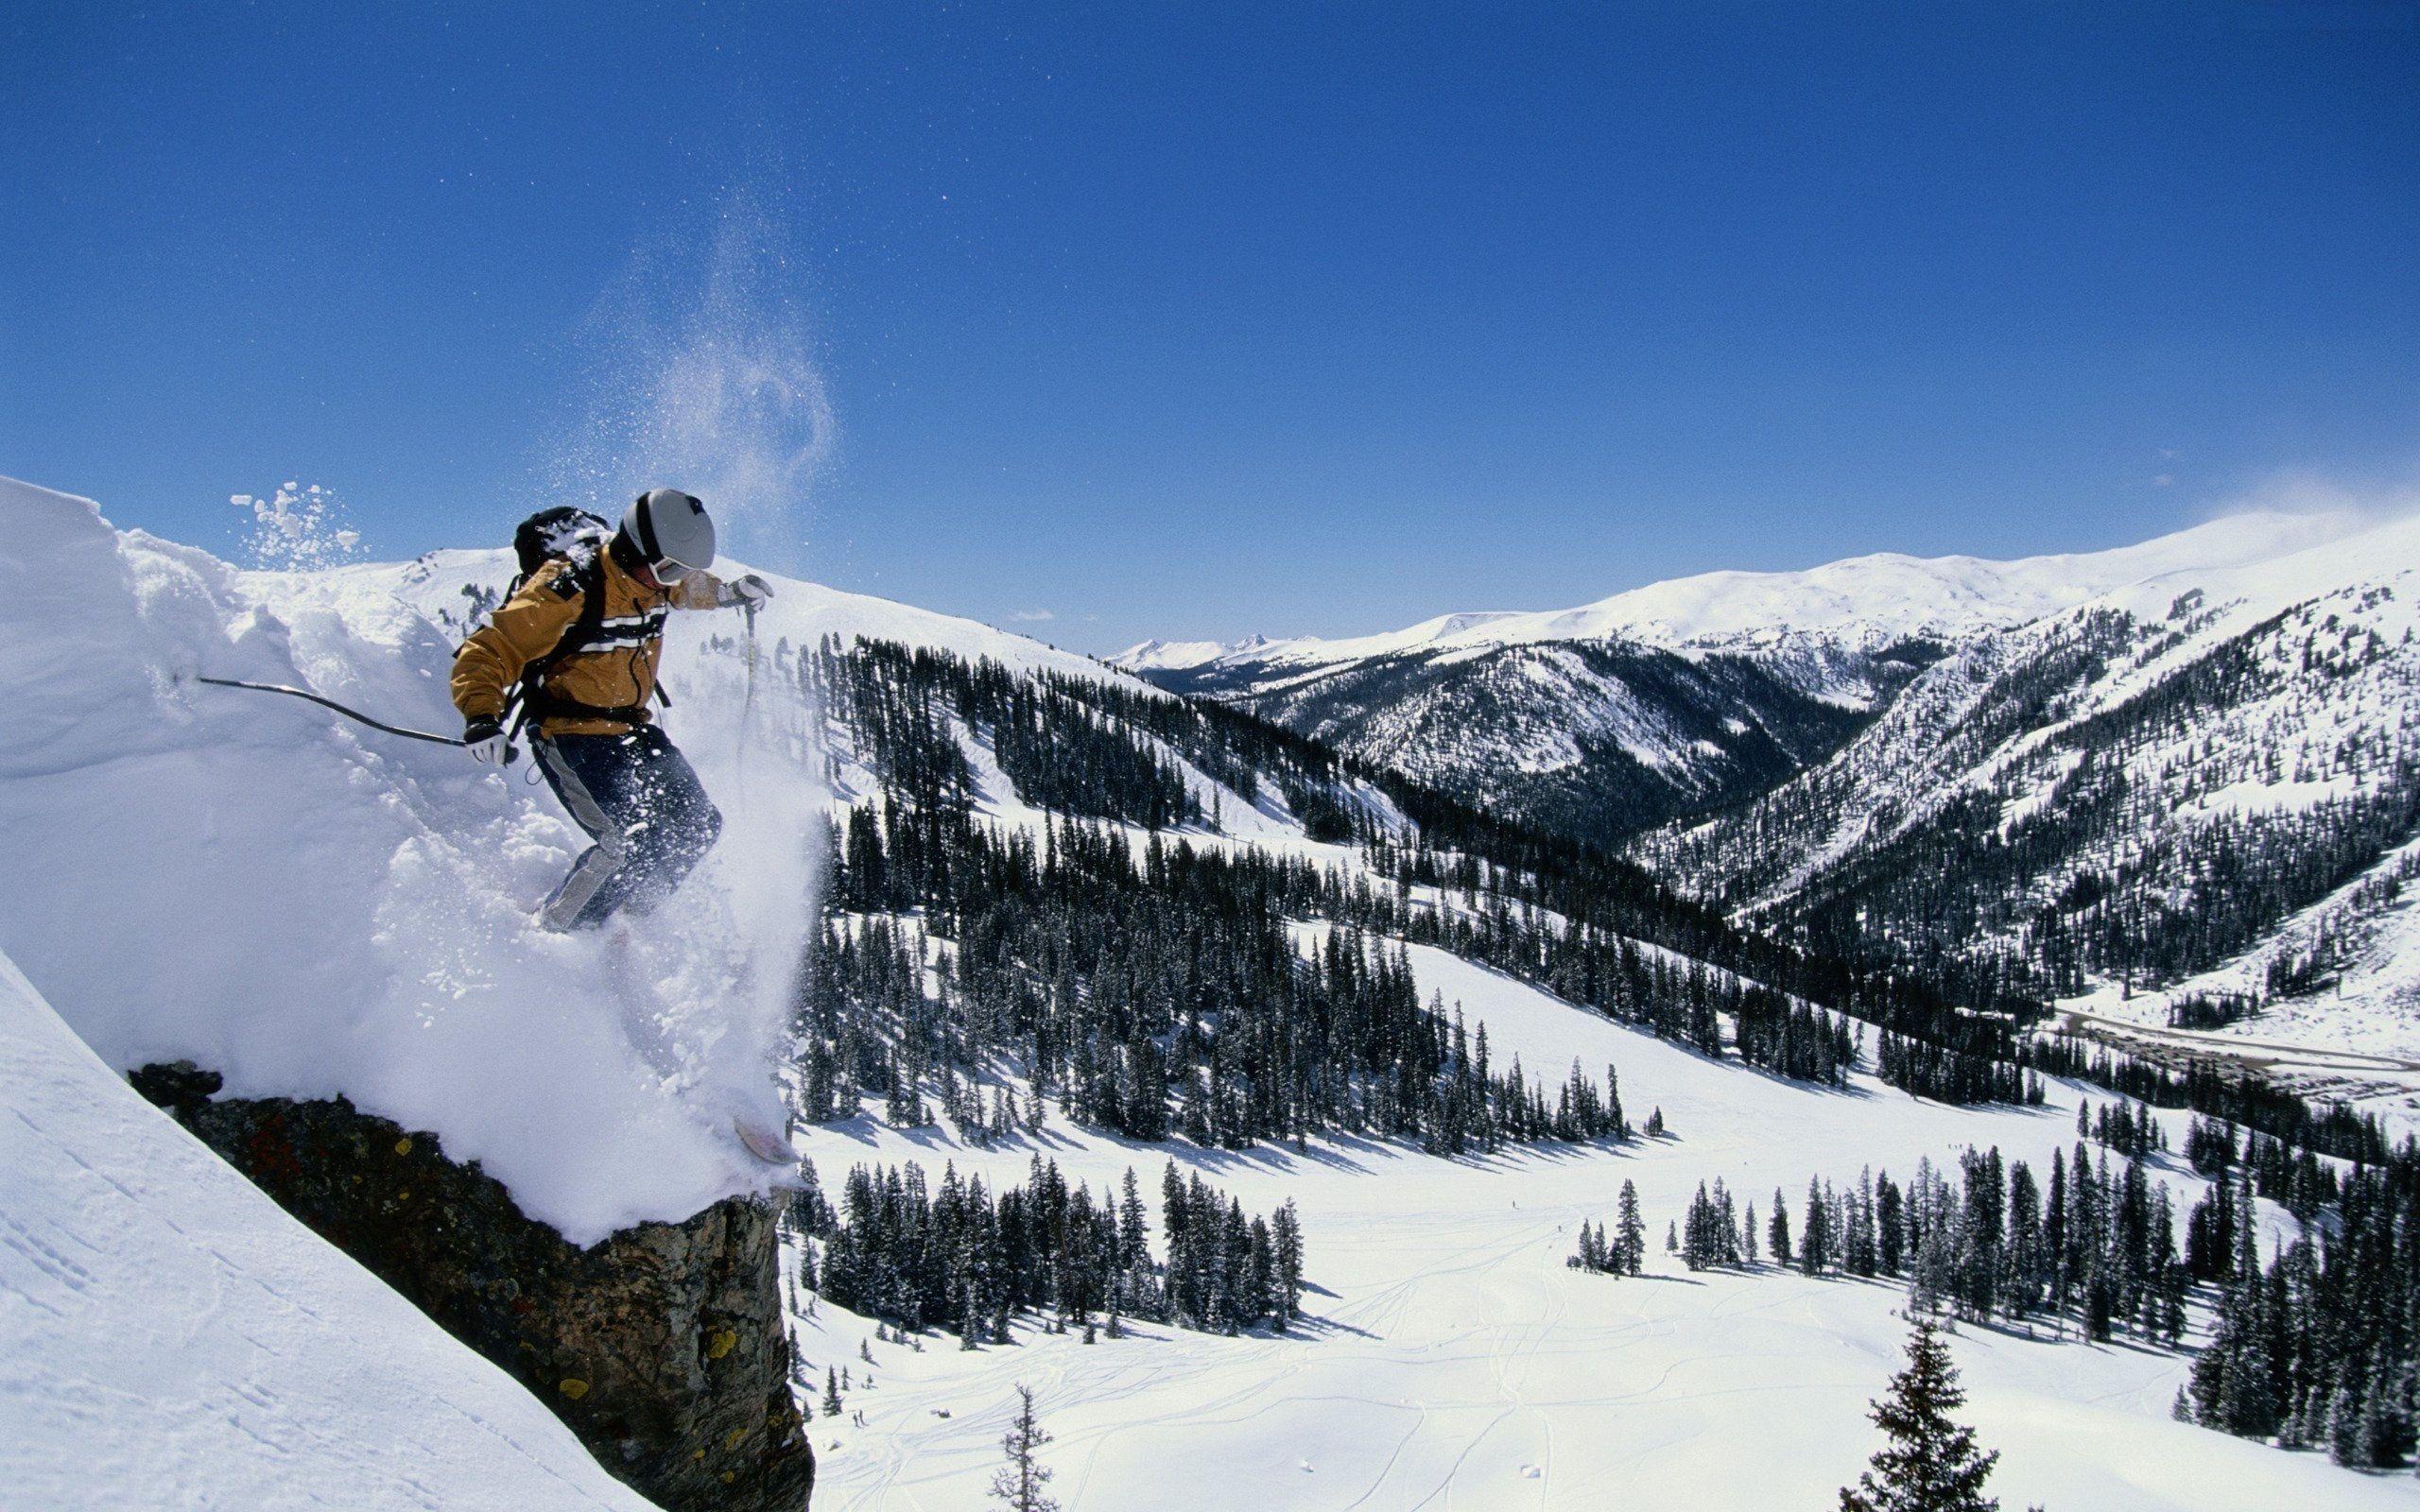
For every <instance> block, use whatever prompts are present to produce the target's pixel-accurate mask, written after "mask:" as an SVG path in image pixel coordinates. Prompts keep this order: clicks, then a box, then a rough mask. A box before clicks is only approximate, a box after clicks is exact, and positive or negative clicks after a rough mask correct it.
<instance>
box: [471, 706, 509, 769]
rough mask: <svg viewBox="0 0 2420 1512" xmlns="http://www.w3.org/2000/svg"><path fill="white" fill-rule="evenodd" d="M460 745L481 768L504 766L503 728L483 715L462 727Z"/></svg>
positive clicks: (504, 744)
mask: <svg viewBox="0 0 2420 1512" xmlns="http://www.w3.org/2000/svg"><path fill="white" fill-rule="evenodd" d="M462 745H463V747H464V748H465V749H467V750H469V751H470V753H471V760H473V761H475V762H477V763H478V764H479V765H482V766H501V765H504V757H505V751H506V749H507V746H506V743H505V738H504V727H503V726H502V725H500V724H497V723H496V722H495V721H494V720H493V719H491V718H489V717H488V716H487V715H485V714H481V715H479V716H478V717H477V718H475V719H473V720H471V721H470V722H469V723H467V724H465V725H464V726H463V727H462Z"/></svg>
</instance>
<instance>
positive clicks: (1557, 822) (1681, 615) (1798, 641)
mask: <svg viewBox="0 0 2420 1512" xmlns="http://www.w3.org/2000/svg"><path fill="white" fill-rule="evenodd" d="M2358 528H2359V520H2358V519H2357V518H2356V517H2354V516H2352V515H2349V514H2341V513H2340V514H2324V515H2286V514H2278V513H2256V514H2247V515H2239V516H2235V517H2232V518H2229V519H2225V520H2221V521H2217V522H2214V523H2212V524H2205V525H2202V526H2197V527H2195V528H2194V529H2191V530H2187V531H2183V532H2180V533H2178V534H2176V535H2173V536H2169V537H2163V538H2161V539H2159V540H2156V541H2147V542H2144V543H2142V544H2140V545H2136V546H2129V547H2123V548H2120V549H2118V550H2114V551H2105V552H2098V553H2090V554H2083V555H2071V556H2056V557H2037V558H2026V559H2024V560H2020V561H2005V562H2000V561H1985V560H1981V559H1979V558H1966V557H1949V558H1930V559H1927V558H1912V557H1905V556H1897V555H1881V556H1873V557H1860V558H1852V559H1849V560H1845V561H1839V562H1833V563H1830V564H1828V565H1825V566H1823V567H1818V568H1814V569H1811V570H1809V571H1806V572H1799V573H1739V572H1724V573H1710V574H1706V575H1703V576H1698V577H1688V578H1680V579H1676V580H1673V581H1670V582H1665V583H1657V584H1652V585H1651V586H1649V587H1646V588H1641V589H1637V590H1634V591H1633V592H1631V593H1622V594H1618V595H1616V596H1615V597H1613V598H1609V599H1606V600H1604V601H1603V602H1601V603H1599V604H1593V605H1589V606H1587V607H1585V608H1582V609H1577V610H1560V611H1554V612H1547V613H1523V614H1513V613H1476V614H1452V615H1446V616H1443V617H1441V618H1439V619H1435V620H1430V621H1426V622H1425V623H1423V624H1421V625H1417V626H1413V627H1409V628H1408V629H1405V630H1401V631H1397V632H1393V633H1392V634H1386V635H1374V636H1363V637H1357V638H1352V639H1345V640H1321V639H1317V638H1301V639H1294V640H1275V641H1272V640H1269V639H1267V638H1265V637H1257V636H1256V637H1253V639H1251V640H1249V641H1246V642H1242V643H1239V644H1236V645H1235V646H1231V647H1228V646H1218V645H1215V644H1207V643H1184V644H1168V643H1162V642H1146V643H1144V644H1141V645H1137V646H1134V647H1132V648H1130V649H1129V650H1128V651H1126V652H1124V653H1121V655H1120V656H1118V657H1117V658H1115V659H1113V660H1114V662H1115V664H1117V665H1121V666H1125V667H1128V668H1130V669H1131V670H1132V671H1134V672H1135V673H1137V674H1138V675H1140V676H1142V677H1145V678H1148V679H1150V680H1151V681H1153V682H1155V683H1157V684H1158V685H1160V686H1162V687H1166V688H1169V689H1171V690H1174V691H1177V692H1183V693H1189V694H1201V695H1206V696H1213V697H1217V698H1219V699H1222V700H1226V701H1229V702H1233V703H1236V704H1238V705H1241V706H1243V707H1246V708H1250V709H1252V710H1253V711H1254V712H1256V713H1261V714H1263V715H1265V716H1267V717H1269V718H1271V719H1274V720H1276V721H1277V722H1279V723H1281V724H1284V725H1286V726H1287V727H1288V728H1289V729H1293V730H1302V731H1305V732H1306V733H1310V734H1314V735H1317V736H1318V737H1320V738H1321V739H1322V740H1324V741H1327V742H1329V743H1330V744H1333V745H1335V746H1337V747H1339V748H1340V749H1343V750H1347V751H1351V752H1353V753H1354V754H1356V755H1358V756H1361V757H1363V758H1365V759H1367V760H1369V761H1372V762H1375V763H1379V764H1383V765H1390V766H1392V767H1394V768H1395V769H1397V770H1400V771H1403V772H1406V773H1409V774H1410V775H1413V776H1415V777H1418V778H1420V779H1422V780H1423V781H1425V782H1430V783H1432V784H1434V785H1437V786H1439V787H1442V788H1443V789H1444V790H1446V791H1448V792H1452V793H1456V794H1459V795H1461V796H1462V797H1465V798H1468V799H1474V800H1477V801H1482V802H1484V803H1486V804H1488V805H1489V806H1490V807H1492V808H1494V809H1495V810H1497V811H1498V812H1502V813H1505V814H1508V815H1512V816H1519V817H1522V818H1524V819H1527V820H1529V821H1530V822H1532V823H1535V824H1538V825H1540V826H1543V827H1545V828H1548V829H1551V830H1554V831H1556V832H1557V833H1564V834H1571V835H1576V836H1581V837H1584V838H1589V839H1595V840H1600V841H1602V840H1614V839H1618V838H1620V837H1622V836H1625V835H1628V834H1630V833H1634V832H1636V831H1638V830H1641V829H1644V828H1647V827H1649V826H1651V825H1653V824H1655V823H1658V822H1661V821H1664V820H1667V819H1673V818H1681V817H1686V816H1693V815H1697V814H1702V813H1706V812H1710V811H1714V810H1717V809H1720V808H1722V807H1723V806H1725V805H1727V804H1730V803H1733V802H1737V801H1739V800H1741V799H1747V798H1750V797H1754V796H1755V795H1758V794H1761V793H1763V792H1765V791H1767V790H1768V789H1770V788H1772V787H1773V786H1775V785H1777V784H1778V783H1780V782H1784V781H1787V780H1788V779H1789V778H1790V777H1791V776H1793V775H1795V774H1796V773H1797V772H1799V771H1801V770H1803V769H1805V768H1806V766H1808V765H1812V764H1814V763H1816V762H1819V761H1821V760H1823V759H1824V757H1826V756H1828V755H1829V754H1830V753H1831V752H1832V751H1833V750H1835V749H1837V748H1838V747H1839V746H1840V745H1841V742H1843V741H1845V740H1846V739H1848V738H1849V737H1850V736H1851V735H1854V734H1855V733H1857V732H1858V730H1861V729H1863V728H1864V726H1865V725H1866V723H1867V722H1868V721H1869V720H1871V719H1872V718H1873V717H1874V716H1875V714H1876V713H1877V712H1878V711H1880V710H1882V709H1884V708H1887V707H1888V706H1889V705H1890V703H1891V702H1892V700H1893V698H1894V697H1895V696H1897V694H1898V692H1899V690H1900V689H1902V688H1903V687H1905V686H1906V685H1907V684H1908V683H1909V681H1910V679H1912V678H1913V677H1914V676H1915V675H1916V674H1917V673H1918V672H1920V671H1921V670H1922V669H1923V668H1924V667H1926V666H1927V665H1928V664H1930V663H1931V662H1933V661H1935V660H1937V659H1938V658H1939V657H1941V656H1942V655H1944V654H1945V652H1946V651H1948V650H1949V649H1950V648H1952V647H1955V646H1960V645H1962V644H1966V643H1967V642H1968V641H1969V640H1971V639H1973V638H1975V637H1978V636H1982V635H1987V634H1989V633H1991V632H1994V631H1997V630H2000V629H2004V628H2007V627H2014V626H2016V625H2020V624H2023V623H2025V622H2027V621H2030V620H2032V619H2035V618H2038V617H2040V616H2042V615H2044V614H2047V613H2055V612H2062V611H2065V610H2071V609H2073V608H2075V607H2077V606H2079V605H2081V604H2083V603H2085V602H2088V601H2089V600H2091V599H2092V598H2093V597H2095V596H2097V595H2099V594H2100V593H2108V592H2111V591H2113V590H2116V589H2118V588H2121V587H2124V586H2126V585H2129V584H2134V583H2139V582H2145V581H2151V580H2154V579H2157V578H2159V577H2161V576H2165V575H2169V574H2173V573H2177V572H2186V571H2210V570H2222V569H2226V568H2231V567H2236V566H2240V565H2243V564H2246V563H2254V562H2259V561H2264V560H2268V559H2271V558H2275V557H2277V556H2279V555H2281V554H2285V553H2289V552H2291V551H2293V550H2296V549H2299V548H2301V547H2305V546H2308V545H2310V544H2313V543H2316V542H2320V541H2328V540H2333V539H2336V538H2337V537H2340V536H2342V535H2343V534H2344V533H2346V532H2348V531H2352V530H2356V529H2358Z"/></svg>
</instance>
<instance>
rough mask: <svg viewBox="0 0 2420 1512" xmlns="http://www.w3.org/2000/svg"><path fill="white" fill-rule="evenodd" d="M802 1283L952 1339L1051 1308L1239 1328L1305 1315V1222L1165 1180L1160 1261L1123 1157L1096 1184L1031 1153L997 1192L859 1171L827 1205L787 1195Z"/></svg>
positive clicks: (1086, 1323)
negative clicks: (1116, 1169) (1117, 1174)
mask: <svg viewBox="0 0 2420 1512" xmlns="http://www.w3.org/2000/svg"><path fill="white" fill-rule="evenodd" d="M793 1211H794V1213H795V1214H796V1215H797V1222H798V1224H799V1231H800V1237H801V1239H802V1241H803V1242H802V1245H801V1262H800V1263H801V1274H800V1280H801V1282H802V1283H803V1284H804V1285H805V1286H807V1287H809V1288H811V1289H813V1290H815V1291H818V1292H820V1293H821V1295H823V1296H824V1297H829V1298H831V1299H832V1300H833V1301H835V1302H837V1303H838V1304H839V1305H840V1306H842V1307H845V1308H848V1309H850V1310H851V1311H852V1312H856V1313H862V1314H869V1315H871V1316H873V1317H876V1318H880V1319H882V1320H883V1321H884V1322H886V1323H888V1324H890V1325H893V1326H896V1327H898V1328H901V1329H904V1330H909V1331H914V1332H922V1331H924V1330H926V1329H930V1328H936V1327H938V1328H945V1329H948V1330H949V1331H951V1332H955V1333H956V1334H957V1335H958V1337H959V1342H960V1345H961V1347H962V1348H966V1349H975V1348H977V1347H978V1346H980V1345H984V1344H1006V1343H1008V1342H1009V1325H1010V1322H1011V1319H1012V1318H1013V1317H1014V1316H1016V1315H1017V1314H1021V1313H1031V1312H1045V1313H1048V1314H1051V1316H1052V1323H1051V1326H1052V1327H1053V1328H1055V1329H1061V1330H1063V1329H1066V1328H1070V1327H1073V1328H1081V1329H1089V1328H1091V1327H1092V1326H1093V1325H1094V1324H1095V1323H1096V1322H1101V1321H1105V1322H1106V1323H1107V1325H1108V1329H1109V1333H1110V1336H1111V1337H1113V1338H1115V1337H1118V1336H1120V1333H1121V1332H1122V1330H1121V1326H1120V1325H1121V1320H1123V1319H1127V1318H1144V1319H1150V1320H1152V1321H1155V1322H1161V1323H1168V1324H1173V1325H1176V1326H1178V1327H1181V1328H1190V1329H1200V1330H1203V1331H1205V1332H1224V1333H1234V1332H1239V1331H1241V1330H1243V1329H1247V1328H1256V1327H1260V1326H1263V1325H1266V1326H1269V1327H1271V1328H1274V1329H1276V1330H1278V1331H1280V1332H1283V1331H1285V1330H1286V1329H1288V1328H1289V1327H1291V1326H1292V1325H1293V1323H1294V1322H1295V1321H1296V1320H1297V1319H1298V1318H1299V1317H1300V1316H1301V1315H1302V1294H1303V1284H1304V1280H1303V1277H1304V1249H1303V1230H1302V1224H1301V1222H1300V1220H1299V1219H1298V1218H1297V1217H1296V1215H1295V1211H1294V1205H1293V1204H1292V1203H1291V1202H1288V1203H1287V1204H1286V1205H1285V1206H1283V1207H1281V1208H1279V1209H1278V1210H1277V1211H1275V1212H1273V1213H1271V1214H1268V1215H1265V1216H1250V1217H1248V1216H1247V1215H1246V1214H1245V1212H1244V1211H1243V1207H1242V1205H1241V1204H1240V1203H1239V1202H1237V1201H1236V1200H1235V1199H1233V1198H1231V1197H1227V1196H1224V1195H1222V1194H1219V1192H1218V1191H1216V1190H1215V1189H1213V1188H1212V1187H1210V1186H1209V1185H1208V1184H1207V1183H1205V1182H1204V1181H1203V1180H1202V1179H1201V1177H1199V1176H1196V1177H1193V1178H1192V1179H1191V1180H1190V1181H1187V1180H1185V1179H1184V1178H1182V1177H1179V1176H1178V1174H1177V1170H1176V1167H1175V1166H1174V1165H1173V1164H1171V1165H1169V1166H1168V1168H1167V1174H1166V1176H1165V1177H1163V1180H1162V1183H1161V1225H1162V1229H1163V1232H1164V1235H1165V1241H1166V1246H1167V1260H1166V1262H1165V1263H1163V1262H1160V1261H1158V1260H1155V1259H1154V1258H1153V1256H1152V1253H1151V1243H1150V1241H1151V1223H1150V1215H1149V1213H1148V1212H1147V1211H1146V1209H1145V1207H1144V1203H1143V1195H1142V1191H1141V1186H1140V1183H1139V1182H1138V1181H1137V1180H1136V1179H1135V1176H1134V1172H1133V1170H1132V1168H1131V1167H1130V1168H1129V1169H1128V1171H1127V1173H1126V1178H1125V1181H1124V1184H1123V1186H1122V1187H1121V1189H1120V1190H1119V1191H1117V1192H1115V1193H1112V1192H1110V1191H1108V1190H1106V1189H1104V1190H1103V1191H1102V1192H1100V1193H1099V1194H1098V1195H1096V1194H1094V1193H1092V1192H1091V1191H1090V1190H1088V1189H1087V1188H1085V1187H1084V1186H1082V1185H1081V1184H1070V1183H1069V1182H1068V1181H1067V1180H1066V1179H1065V1178H1064V1177H1063V1176H1062V1175H1061V1174H1060V1171H1059V1166H1058V1163H1057V1162H1056V1161H1046V1160H1042V1159H1041V1158H1040V1157H1039V1156H1037V1157H1035V1158H1034V1160H1033V1163H1032V1166H1031V1169H1030V1171H1029V1175H1028V1178H1027V1180H1026V1182H1025V1184H1023V1185H1021V1186H1015V1187H1011V1188H1009V1189H1007V1190H1006V1191H1002V1192H999V1193H997V1194H994V1193H993V1192H991V1191H989V1190H988V1189H987V1188H986V1187H985V1184H984V1182H983V1179H982V1177H979V1176H978V1177H960V1176H959V1173H958V1168H957V1166H956V1165H955V1164H951V1165H949V1166H947V1167H945V1168H944V1169H943V1171H942V1180H941V1186H940V1190H939V1191H938V1192H934V1191H932V1190H930V1188H929V1187H928V1185H927V1183H926V1180H925V1169H924V1167H923V1166H921V1165H918V1164H916V1163H914V1162H913V1161H910V1162H908V1164H906V1165H904V1166H894V1167H889V1168H876V1167H870V1166H864V1165H860V1166H857V1167H856V1168H855V1169H853V1170H852V1171H851V1172H850V1173H849V1176H848V1179H847V1180H846V1182H845V1183H844V1184H843V1185H842V1188H841V1193H840V1198H839V1201H838V1205H837V1207H834V1206H828V1205H824V1204H822V1203H821V1202H811V1203H806V1204H804V1205H798V1204H794V1205H793Z"/></svg>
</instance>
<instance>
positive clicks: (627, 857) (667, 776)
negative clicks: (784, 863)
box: [529, 725, 722, 929]
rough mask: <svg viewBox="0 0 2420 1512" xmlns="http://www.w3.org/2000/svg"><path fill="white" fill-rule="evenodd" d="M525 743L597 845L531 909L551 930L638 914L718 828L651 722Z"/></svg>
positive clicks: (683, 871) (692, 774) (682, 760)
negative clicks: (615, 731) (622, 911)
mask: <svg viewBox="0 0 2420 1512" xmlns="http://www.w3.org/2000/svg"><path fill="white" fill-rule="evenodd" d="M529 744H530V746H531V747H532V748H533V749H534V750H535V751H536V752H537V756H538V769H539V770H540V771H542V772H544V773H545V774H546V782H547V784H548V785H549V786H551V787H552V788H554V790H555V797H557V798H559V799H562V805H563V807H564V809H565V810H567V811H569V813H570V814H571V816H572V818H573V819H574V820H575V821H576V822H577V823H578V824H579V827H580V828H581V829H583V830H586V831H587V832H588V835H589V838H590V839H591V840H593V841H595V842H596V843H595V844H593V845H591V846H590V847H589V848H588V849H587V850H586V851H583V852H582V853H581V855H580V858H579V860H578V861H576V862H574V863H573V864H572V868H571V872H570V874H569V875H568V876H566V877H564V878H563V880H562V883H561V884H560V885H558V886H557V887H556V888H555V891H554V894H553V896H552V897H549V898H548V899H547V900H546V902H545V906H544V907H543V908H541V909H540V910H539V918H540V919H543V920H544V922H545V924H546V926H547V927H548V928H550V929H589V928H594V927H595V926H596V925H598V924H601V923H603V922H604V921H605V920H606V919H610V918H612V917H613V915H614V910H616V909H619V908H629V909H630V910H631V912H632V913H638V914H644V913H646V912H647V911H648V910H649V909H651V908H653V907H654V906H655V905H656V904H657V903H658V902H662V901H663V900H664V898H665V895H666V894H667V893H669V892H671V891H672V889H673V888H675V887H677V886H679V885H681V879H682V878H683V877H685V876H687V875H688V874H689V868H692V867H694V866H696V865H697V864H698V862H699V860H700V858H701V857H703V856H704V855H705V853H706V851H709V850H711V849H712V848H713V846H714V843H715V837H716V836H717V835H718V834H720V833H722V815H721V814H720V813H719V812H718V811H717V809H716V808H715V806H714V803H713V802H712V800H710V799H708V798H707V797H706V790H705V788H704V787H702V786H701V785H700V783H699V782H698V774H697V772H696V771H694V770H692V769H691V767H690V765H689V759H688V758H687V757H685V756H683V755H682V754H681V751H680V749H679V747H675V746H674V745H673V744H672V742H671V741H670V740H668V739H666V736H665V733H664V731H663V730H658V729H656V728H655V727H654V726H653V725H642V726H640V727H639V728H638V729H636V730H631V732H630V733H629V734H626V735H557V736H554V737H553V738H551V739H548V738H545V737H543V736H542V737H540V738H538V739H535V740H532V741H531V742H530V743H529Z"/></svg>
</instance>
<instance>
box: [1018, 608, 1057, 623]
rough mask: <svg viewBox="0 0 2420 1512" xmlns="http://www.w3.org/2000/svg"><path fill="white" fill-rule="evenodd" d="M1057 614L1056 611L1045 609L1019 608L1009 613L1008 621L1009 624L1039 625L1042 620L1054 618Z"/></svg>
mask: <svg viewBox="0 0 2420 1512" xmlns="http://www.w3.org/2000/svg"><path fill="white" fill-rule="evenodd" d="M1058 617H1059V616H1058V615H1057V614H1056V613H1054V612H1053V611H1051V610H1046V609H1021V610H1016V611H1014V612H1013V613H1011V614H1010V616H1009V623H1010V624H1011V625H1039V624H1041V623H1042V622H1043V621H1044V620H1055V619H1057V618H1058Z"/></svg>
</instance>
